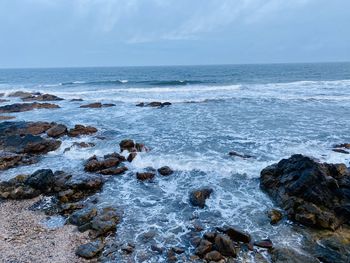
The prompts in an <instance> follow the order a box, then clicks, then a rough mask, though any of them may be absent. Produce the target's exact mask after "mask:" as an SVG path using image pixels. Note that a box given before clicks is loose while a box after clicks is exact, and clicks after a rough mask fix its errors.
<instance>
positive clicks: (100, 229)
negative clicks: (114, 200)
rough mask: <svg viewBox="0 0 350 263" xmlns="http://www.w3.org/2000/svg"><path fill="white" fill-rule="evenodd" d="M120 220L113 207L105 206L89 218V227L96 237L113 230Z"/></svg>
mask: <svg viewBox="0 0 350 263" xmlns="http://www.w3.org/2000/svg"><path fill="white" fill-rule="evenodd" d="M119 221H120V215H119V214H118V213H117V211H116V209H115V208H112V207H106V208H103V209H102V210H101V211H99V213H98V215H97V216H95V217H94V218H93V219H92V220H91V229H93V230H94V231H95V232H94V235H95V236H96V237H98V236H102V235H106V234H108V233H110V232H114V231H115V230H116V228H117V224H118V223H119Z"/></svg>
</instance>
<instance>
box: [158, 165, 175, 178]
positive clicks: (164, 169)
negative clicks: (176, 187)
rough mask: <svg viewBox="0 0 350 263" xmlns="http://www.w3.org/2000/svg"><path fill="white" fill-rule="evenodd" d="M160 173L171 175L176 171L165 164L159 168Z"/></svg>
mask: <svg viewBox="0 0 350 263" xmlns="http://www.w3.org/2000/svg"><path fill="white" fill-rule="evenodd" d="M158 173H159V174H161V175H163V176H169V175H171V174H173V173H174V171H173V170H172V169H171V168H170V167H169V166H163V167H161V168H159V169H158Z"/></svg>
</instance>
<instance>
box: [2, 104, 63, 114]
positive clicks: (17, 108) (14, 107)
mask: <svg viewBox="0 0 350 263" xmlns="http://www.w3.org/2000/svg"><path fill="white" fill-rule="evenodd" d="M57 108H60V106H58V105H56V104H50V103H37V102H33V103H15V104H11V105H5V106H1V107H0V113H11V112H23V111H31V110H34V109H57Z"/></svg>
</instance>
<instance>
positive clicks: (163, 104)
mask: <svg viewBox="0 0 350 263" xmlns="http://www.w3.org/2000/svg"><path fill="white" fill-rule="evenodd" d="M170 105H171V103H170V102H168V101H166V102H163V103H162V107H165V106H170Z"/></svg>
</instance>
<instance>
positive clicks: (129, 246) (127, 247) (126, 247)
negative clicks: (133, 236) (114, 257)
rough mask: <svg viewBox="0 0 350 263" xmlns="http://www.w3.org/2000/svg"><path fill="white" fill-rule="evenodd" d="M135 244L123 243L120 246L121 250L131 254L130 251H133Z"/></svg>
mask: <svg viewBox="0 0 350 263" xmlns="http://www.w3.org/2000/svg"><path fill="white" fill-rule="evenodd" d="M134 249H135V246H134V245H132V244H129V243H128V244H125V245H123V246H122V248H121V250H122V251H123V252H125V253H126V254H131V253H132V252H134Z"/></svg>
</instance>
